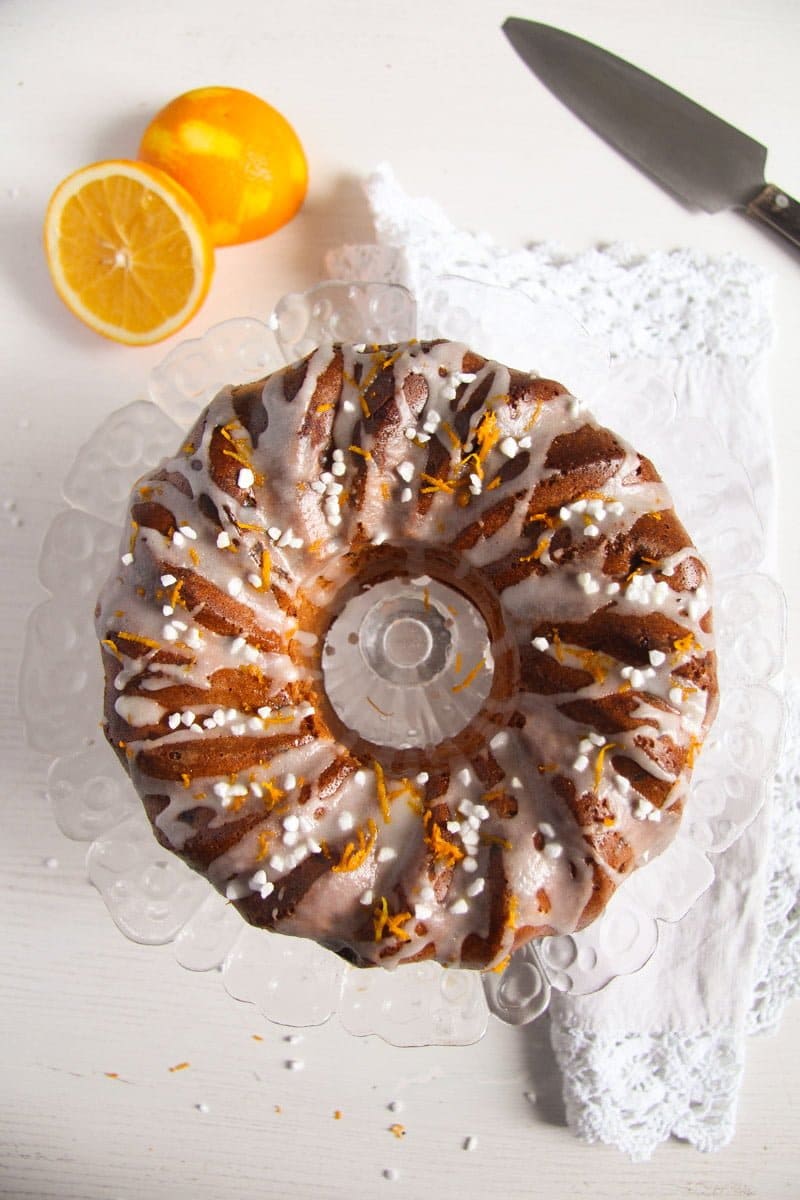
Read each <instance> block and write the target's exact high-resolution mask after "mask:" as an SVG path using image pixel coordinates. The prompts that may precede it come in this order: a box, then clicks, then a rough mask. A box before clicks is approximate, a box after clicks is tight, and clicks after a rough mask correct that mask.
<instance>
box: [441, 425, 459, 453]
mask: <svg viewBox="0 0 800 1200" xmlns="http://www.w3.org/2000/svg"><path fill="white" fill-rule="evenodd" d="M439 428H440V429H441V430H443V431H444V433H446V434H447V436H448V437H449V439H450V441H451V442H452V444H453V448H454V449H455V450H461V449H462V445H461V438H460V437H459V436H458V434H457V433H456V431H455V429H453V426H452V425H451V424H450V423H449V421H442V423H441V425H440V426H439Z"/></svg>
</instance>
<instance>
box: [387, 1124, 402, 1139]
mask: <svg viewBox="0 0 800 1200" xmlns="http://www.w3.org/2000/svg"><path fill="white" fill-rule="evenodd" d="M389 1133H391V1134H393V1135H394V1136H395V1137H396V1138H404V1137H405V1136H406V1127H405V1125H401V1124H400V1122H399V1121H395V1123H394V1125H390V1126H389Z"/></svg>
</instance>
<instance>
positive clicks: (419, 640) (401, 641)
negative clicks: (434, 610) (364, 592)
mask: <svg viewBox="0 0 800 1200" xmlns="http://www.w3.org/2000/svg"><path fill="white" fill-rule="evenodd" d="M444 634H445V635H447V630H446V629H445V630H444ZM433 645H434V642H433V634H432V633H431V630H430V628H429V627H428V624H427V623H426V621H425V616H424V614H423V613H416V614H414V615H413V616H412V615H411V614H404V615H403V616H400V617H396V618H395V619H394V620H392V621H390V622H389V624H388V625H387V626H386V627H385V629H384V631H383V657H384V658H385V660H386V662H387V663H390V664H391V665H392V666H393V667H395V668H397V669H399V670H404V669H405V670H413V669H414V668H415V667H419V668H422V667H423V666H424V664H425V663H426V662H429V661H430V657H431V650H432V649H433Z"/></svg>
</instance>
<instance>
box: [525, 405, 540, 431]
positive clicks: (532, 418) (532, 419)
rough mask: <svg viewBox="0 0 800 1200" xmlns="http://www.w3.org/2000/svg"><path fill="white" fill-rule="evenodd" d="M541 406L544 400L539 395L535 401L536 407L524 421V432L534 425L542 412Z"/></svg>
mask: <svg viewBox="0 0 800 1200" xmlns="http://www.w3.org/2000/svg"><path fill="white" fill-rule="evenodd" d="M543 406H544V400H543V399H542V397H541V396H540V397H539V399H538V400H537V401H536V408H535V409H534V410H533V412H532V414H531V415H530V417H529V418H528V420H527V421H526V422H525V432H526V433H528V431H529V430H531V429H533V427H534V425H535V424H536V422H537V421H538V420H539V417H540V416H541V413H542V407H543Z"/></svg>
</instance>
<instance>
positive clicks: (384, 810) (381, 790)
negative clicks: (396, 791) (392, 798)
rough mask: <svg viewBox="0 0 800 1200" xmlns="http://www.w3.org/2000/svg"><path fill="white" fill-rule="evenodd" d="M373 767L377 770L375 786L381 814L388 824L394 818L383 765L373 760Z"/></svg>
mask: <svg viewBox="0 0 800 1200" xmlns="http://www.w3.org/2000/svg"><path fill="white" fill-rule="evenodd" d="M372 767H373V770H374V771H375V788H376V791H377V793H378V805H379V807H380V810H381V816H382V817H383V820H384V823H385V824H386V825H388V824H389V822H390V821H391V819H392V813H391V809H390V807H389V797H388V796H387V794H386V777H385V775H384V773H383V767H382V766H381V764H380V763H379V762H378V761H377V760H376V761H375V762H373V764H372Z"/></svg>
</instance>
